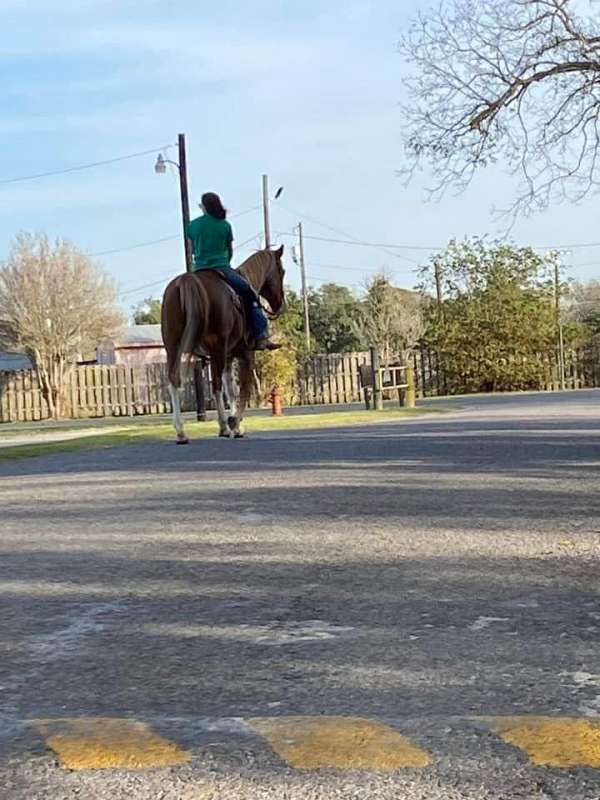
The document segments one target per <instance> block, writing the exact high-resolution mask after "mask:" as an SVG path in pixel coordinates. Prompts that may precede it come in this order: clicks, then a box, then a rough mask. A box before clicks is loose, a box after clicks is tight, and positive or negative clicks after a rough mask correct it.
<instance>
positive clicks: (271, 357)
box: [256, 289, 308, 403]
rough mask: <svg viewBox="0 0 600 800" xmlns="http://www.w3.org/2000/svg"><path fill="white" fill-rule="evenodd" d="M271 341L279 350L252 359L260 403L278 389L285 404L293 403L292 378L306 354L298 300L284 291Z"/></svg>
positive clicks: (294, 376) (259, 354)
mask: <svg viewBox="0 0 600 800" xmlns="http://www.w3.org/2000/svg"><path fill="white" fill-rule="evenodd" d="M271 331H272V334H273V338H274V339H275V340H276V341H278V342H280V343H281V344H282V345H283V347H282V348H281V349H280V350H275V351H273V352H261V353H257V356H256V374H257V377H258V381H259V384H260V394H261V396H262V399H264V398H265V397H266V395H267V394H268V393H269V392H270V391H271V389H272V388H273V387H274V386H278V387H279V388H280V390H281V391H282V393H283V396H284V400H285V402H286V403H291V402H293V401H294V400H295V399H296V384H297V382H296V375H297V373H298V369H299V368H300V366H301V365H302V363H303V361H304V359H306V357H307V355H308V352H307V347H306V339H305V335H304V307H303V304H302V299H301V298H300V297H299V296H298V294H297V293H296V292H294V291H293V290H292V289H287V290H286V310H285V313H284V314H282V316H281V317H279V318H278V319H276V320H274V321H273V322H272V324H271Z"/></svg>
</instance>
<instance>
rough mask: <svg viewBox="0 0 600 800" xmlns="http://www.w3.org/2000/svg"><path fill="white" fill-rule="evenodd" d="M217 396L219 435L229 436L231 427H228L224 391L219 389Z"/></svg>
mask: <svg viewBox="0 0 600 800" xmlns="http://www.w3.org/2000/svg"><path fill="white" fill-rule="evenodd" d="M214 395H215V405H216V406H217V417H218V418H219V433H220V434H221V435H225V434H229V432H230V431H229V426H228V425H227V412H226V411H225V400H224V399H223V390H222V389H219V391H218V392H215V393H214Z"/></svg>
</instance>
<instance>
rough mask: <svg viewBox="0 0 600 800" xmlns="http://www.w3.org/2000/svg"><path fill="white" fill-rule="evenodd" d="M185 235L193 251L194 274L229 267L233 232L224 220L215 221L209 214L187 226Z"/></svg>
mask: <svg viewBox="0 0 600 800" xmlns="http://www.w3.org/2000/svg"><path fill="white" fill-rule="evenodd" d="M186 235H187V237H188V239H190V240H191V242H192V248H193V251H194V266H193V269H194V272H196V271H197V270H200V269H218V268H219V267H228V266H229V262H230V258H229V248H230V246H231V244H232V242H233V231H232V230H231V225H230V224H229V223H228V222H227V220H226V219H216V218H215V217H211V216H210V214H204V215H203V216H201V217H196V219H193V220H192V221H191V222H190V223H189V225H188V226H187V229H186Z"/></svg>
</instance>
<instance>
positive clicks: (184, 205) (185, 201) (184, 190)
mask: <svg viewBox="0 0 600 800" xmlns="http://www.w3.org/2000/svg"><path fill="white" fill-rule="evenodd" d="M177 144H178V147H179V190H180V192H181V219H182V222H183V247H184V250H185V268H186V270H187V271H188V272H191V271H192V245H191V242H190V240H189V239H188V238H187V226H188V224H189V222H190V196H189V193H188V178H187V155H186V152H185V134H184V133H180V134H179V135H178V137H177Z"/></svg>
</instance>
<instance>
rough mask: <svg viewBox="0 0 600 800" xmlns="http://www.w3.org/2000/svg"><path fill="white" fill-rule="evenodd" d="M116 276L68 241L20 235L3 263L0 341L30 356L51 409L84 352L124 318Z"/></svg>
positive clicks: (58, 405) (56, 410)
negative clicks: (118, 300) (52, 240)
mask: <svg viewBox="0 0 600 800" xmlns="http://www.w3.org/2000/svg"><path fill="white" fill-rule="evenodd" d="M116 301H117V295H116V289H115V286H114V283H113V281H112V280H111V278H110V277H109V276H108V275H107V274H106V273H104V272H103V271H102V270H101V269H100V268H99V267H97V266H96V265H95V264H94V262H93V261H91V260H90V258H89V257H88V256H86V255H85V254H84V253H82V252H81V251H79V250H77V248H76V247H74V246H73V245H72V244H70V243H69V242H67V241H64V240H58V241H56V242H55V243H50V242H49V241H48V238H47V237H46V236H44V235H42V234H35V235H33V234H27V233H23V234H19V235H18V236H17V237H16V239H15V240H14V242H13V244H12V248H11V251H10V254H9V257H8V259H7V260H6V261H5V262H4V263H3V264H2V265H1V266H0V345H1V346H3V347H10V348H14V349H18V350H21V351H23V352H25V353H27V355H28V356H29V357H30V358H31V360H32V362H33V364H34V366H35V369H36V371H37V373H38V377H39V380H40V385H41V387H42V391H43V393H44V396H45V398H46V400H47V402H48V407H49V409H50V413H51V415H52V416H53V417H59V416H60V415H61V413H62V391H63V386H64V382H65V379H66V377H67V375H68V372H69V370H70V369H71V367H72V365H73V364H74V363H75V361H76V359H77V356H78V354H79V353H82V352H85V351H86V350H90V349H94V348H95V347H96V345H97V343H98V341H99V340H100V338H101V337H103V336H106V335H107V334H108V333H110V332H111V331H112V330H114V328H115V327H116V326H117V325H119V324H120V323H121V322H122V317H121V314H120V312H119V310H118V307H117V302H116Z"/></svg>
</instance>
